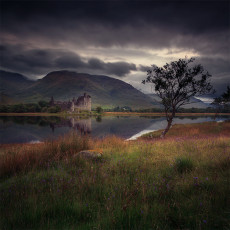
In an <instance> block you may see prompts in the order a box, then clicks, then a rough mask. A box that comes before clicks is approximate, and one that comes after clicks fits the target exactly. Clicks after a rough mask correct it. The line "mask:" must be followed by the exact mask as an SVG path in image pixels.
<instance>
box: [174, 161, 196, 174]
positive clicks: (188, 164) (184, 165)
mask: <svg viewBox="0 0 230 230" xmlns="http://www.w3.org/2000/svg"><path fill="white" fill-rule="evenodd" d="M175 168H176V170H177V171H178V172H179V173H187V172H190V171H192V169H193V168H194V163H193V161H192V160H191V159H190V158H187V157H178V158H176V160H175Z"/></svg>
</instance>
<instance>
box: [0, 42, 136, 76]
mask: <svg viewBox="0 0 230 230" xmlns="http://www.w3.org/2000/svg"><path fill="white" fill-rule="evenodd" d="M0 51H1V63H0V67H1V68H3V69H6V70H11V71H16V72H19V73H23V74H29V75H30V74H33V75H36V74H37V75H39V74H43V73H44V72H45V73H47V72H49V71H52V70H55V69H73V70H90V69H92V70H102V72H101V74H103V73H106V74H112V75H116V76H119V77H124V76H125V75H126V74H129V73H130V72H131V71H135V70H137V69H136V65H135V64H132V63H127V62H113V63H112V62H104V61H102V60H100V59H97V58H90V59H89V60H87V59H85V58H82V57H81V56H79V55H78V54H75V53H73V52H70V51H69V52H68V51H66V50H65V51H63V50H42V49H33V50H27V49H25V48H24V47H22V46H6V45H5V46H3V45H1V46H0Z"/></svg>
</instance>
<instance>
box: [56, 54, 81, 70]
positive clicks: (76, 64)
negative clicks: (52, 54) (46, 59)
mask: <svg viewBox="0 0 230 230" xmlns="http://www.w3.org/2000/svg"><path fill="white" fill-rule="evenodd" d="M54 62H55V66H56V67H59V68H76V69H77V68H83V67H86V63H85V62H83V61H82V59H81V57H80V56H79V55H76V54H71V53H70V54H65V55H61V56H60V57H58V58H56V59H55V61H54Z"/></svg>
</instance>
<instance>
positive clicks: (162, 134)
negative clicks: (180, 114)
mask: <svg viewBox="0 0 230 230" xmlns="http://www.w3.org/2000/svg"><path fill="white" fill-rule="evenodd" d="M174 116H175V112H172V114H171V115H170V117H169V119H168V120H167V121H168V124H167V127H166V128H165V130H164V131H163V132H162V133H161V136H160V137H161V138H164V137H165V134H166V133H167V132H168V131H169V129H170V128H171V126H172V121H173V118H174Z"/></svg>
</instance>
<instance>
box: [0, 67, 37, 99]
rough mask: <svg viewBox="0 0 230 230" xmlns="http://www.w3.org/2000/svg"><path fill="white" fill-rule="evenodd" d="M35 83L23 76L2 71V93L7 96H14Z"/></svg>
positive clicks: (0, 77) (0, 90)
mask: <svg viewBox="0 0 230 230" xmlns="http://www.w3.org/2000/svg"><path fill="white" fill-rule="evenodd" d="M33 83H34V81H31V80H29V79H28V78H26V77H25V76H23V75H21V74H18V73H11V72H7V71H3V70H0V93H3V94H5V95H13V94H15V92H20V91H21V90H24V89H25V88H26V87H28V86H30V85H32V84H33Z"/></svg>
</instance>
